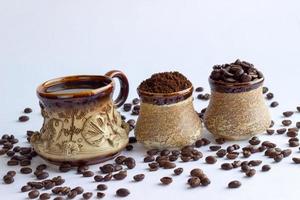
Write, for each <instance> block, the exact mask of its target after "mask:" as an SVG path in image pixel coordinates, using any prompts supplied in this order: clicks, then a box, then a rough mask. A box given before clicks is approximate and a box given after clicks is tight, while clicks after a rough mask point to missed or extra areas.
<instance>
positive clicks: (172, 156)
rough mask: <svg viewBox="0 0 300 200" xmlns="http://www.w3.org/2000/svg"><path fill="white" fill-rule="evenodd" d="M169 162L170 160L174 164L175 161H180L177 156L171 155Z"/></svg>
mask: <svg viewBox="0 0 300 200" xmlns="http://www.w3.org/2000/svg"><path fill="white" fill-rule="evenodd" d="M193 159H194V157H193ZM169 160H170V161H171V162H174V161H176V160H178V156H176V155H170V156H169ZM194 160H195V159H194Z"/></svg>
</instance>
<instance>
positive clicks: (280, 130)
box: [276, 128, 286, 135]
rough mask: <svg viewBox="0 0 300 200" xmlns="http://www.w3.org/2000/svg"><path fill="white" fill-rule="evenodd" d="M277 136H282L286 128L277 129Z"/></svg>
mask: <svg viewBox="0 0 300 200" xmlns="http://www.w3.org/2000/svg"><path fill="white" fill-rule="evenodd" d="M276 132H277V133H278V134H280V135H281V134H284V133H285V132H286V128H280V129H277V131H276Z"/></svg>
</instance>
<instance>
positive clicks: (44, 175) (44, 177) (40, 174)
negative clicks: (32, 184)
mask: <svg viewBox="0 0 300 200" xmlns="http://www.w3.org/2000/svg"><path fill="white" fill-rule="evenodd" d="M48 177H49V173H48V172H41V173H39V174H38V175H37V176H36V178H37V179H39V180H43V179H46V178H48Z"/></svg>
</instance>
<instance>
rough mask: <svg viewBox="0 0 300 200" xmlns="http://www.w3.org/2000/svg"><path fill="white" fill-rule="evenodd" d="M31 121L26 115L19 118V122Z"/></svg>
mask: <svg viewBox="0 0 300 200" xmlns="http://www.w3.org/2000/svg"><path fill="white" fill-rule="evenodd" d="M28 120H29V117H28V116H26V115H22V116H20V117H19V122H26V121H28Z"/></svg>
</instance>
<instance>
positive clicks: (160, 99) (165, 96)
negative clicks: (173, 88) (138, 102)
mask: <svg viewBox="0 0 300 200" xmlns="http://www.w3.org/2000/svg"><path fill="white" fill-rule="evenodd" d="M193 90H194V87H193V86H191V87H189V88H187V89H184V90H180V91H177V92H171V93H154V92H147V91H144V90H141V89H140V88H139V87H138V88H137V92H138V95H139V96H140V98H141V99H142V101H143V102H145V103H151V104H156V105H169V104H173V103H177V102H179V101H182V100H185V99H187V98H188V97H190V96H191V95H192V93H193Z"/></svg>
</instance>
